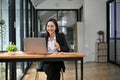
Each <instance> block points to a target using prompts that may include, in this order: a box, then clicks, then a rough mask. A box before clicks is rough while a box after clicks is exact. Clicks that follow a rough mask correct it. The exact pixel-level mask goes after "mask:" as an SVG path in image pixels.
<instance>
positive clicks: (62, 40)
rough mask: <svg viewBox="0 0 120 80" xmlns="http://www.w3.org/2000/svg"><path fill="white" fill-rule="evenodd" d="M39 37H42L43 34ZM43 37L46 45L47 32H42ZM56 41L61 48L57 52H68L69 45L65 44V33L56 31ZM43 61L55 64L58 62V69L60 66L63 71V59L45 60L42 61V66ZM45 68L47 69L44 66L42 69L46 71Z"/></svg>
mask: <svg viewBox="0 0 120 80" xmlns="http://www.w3.org/2000/svg"><path fill="white" fill-rule="evenodd" d="M41 37H43V35H42V36H41ZM44 37H45V38H46V45H47V44H48V38H49V36H48V35H47V34H44ZM56 41H57V42H58V43H59V45H60V49H61V50H60V51H59V52H69V47H68V45H67V42H66V39H65V35H64V34H63V33H57V34H56ZM45 63H53V64H54V63H57V64H59V70H60V69H61V68H62V69H63V71H65V65H64V62H63V61H47V62H43V66H44V64H45ZM45 67H46V66H45ZM46 70H47V68H44V71H46Z"/></svg>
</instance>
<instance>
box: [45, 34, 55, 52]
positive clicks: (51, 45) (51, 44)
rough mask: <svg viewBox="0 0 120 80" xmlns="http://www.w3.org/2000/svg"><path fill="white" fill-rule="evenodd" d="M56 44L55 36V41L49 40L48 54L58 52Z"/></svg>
mask: <svg viewBox="0 0 120 80" xmlns="http://www.w3.org/2000/svg"><path fill="white" fill-rule="evenodd" d="M55 42H56V37H55V36H54V39H53V40H50V37H49V38H48V45H47V46H48V53H53V52H57V50H56V49H55V47H54V44H55Z"/></svg>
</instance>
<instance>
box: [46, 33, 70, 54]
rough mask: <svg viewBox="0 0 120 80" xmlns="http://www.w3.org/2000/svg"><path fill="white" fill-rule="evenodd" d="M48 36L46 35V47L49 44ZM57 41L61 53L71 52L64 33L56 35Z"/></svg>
mask: <svg viewBox="0 0 120 80" xmlns="http://www.w3.org/2000/svg"><path fill="white" fill-rule="evenodd" d="M48 37H49V36H48V35H46V45H47V44H48ZM56 41H57V42H58V43H59V45H60V49H61V51H60V52H69V48H68V45H67V42H66V39H65V35H64V34H63V33H57V34H56Z"/></svg>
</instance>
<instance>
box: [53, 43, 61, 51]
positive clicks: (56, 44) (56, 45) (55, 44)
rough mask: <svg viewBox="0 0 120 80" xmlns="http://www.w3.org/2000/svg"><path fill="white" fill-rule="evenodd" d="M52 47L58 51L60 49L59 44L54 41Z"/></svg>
mask: <svg viewBox="0 0 120 80" xmlns="http://www.w3.org/2000/svg"><path fill="white" fill-rule="evenodd" d="M54 47H55V48H56V49H57V50H58V51H60V45H59V43H58V42H55V43H54Z"/></svg>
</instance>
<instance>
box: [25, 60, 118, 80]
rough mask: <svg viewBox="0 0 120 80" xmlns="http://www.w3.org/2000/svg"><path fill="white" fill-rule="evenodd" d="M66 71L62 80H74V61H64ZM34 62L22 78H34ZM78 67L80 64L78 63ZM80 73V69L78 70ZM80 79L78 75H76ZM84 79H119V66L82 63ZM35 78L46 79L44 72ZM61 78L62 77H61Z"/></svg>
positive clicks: (30, 79) (28, 79)
mask: <svg viewBox="0 0 120 80" xmlns="http://www.w3.org/2000/svg"><path fill="white" fill-rule="evenodd" d="M65 65H66V72H65V73H63V75H64V76H63V77H64V80H76V79H75V70H74V68H75V67H74V62H65ZM36 67H37V65H36V63H34V64H33V65H32V67H31V69H30V70H29V71H28V72H27V74H26V75H25V77H24V78H23V80H35V76H36ZM78 67H80V65H78ZM78 71H79V72H78V73H79V74H80V70H78ZM78 77H79V78H78V80H80V75H79V76H78ZM83 79H84V80H120V66H116V65H113V64H111V63H84V78H83ZM37 80H46V74H45V73H44V72H39V73H38V76H37ZM61 80H62V79H61Z"/></svg>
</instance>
